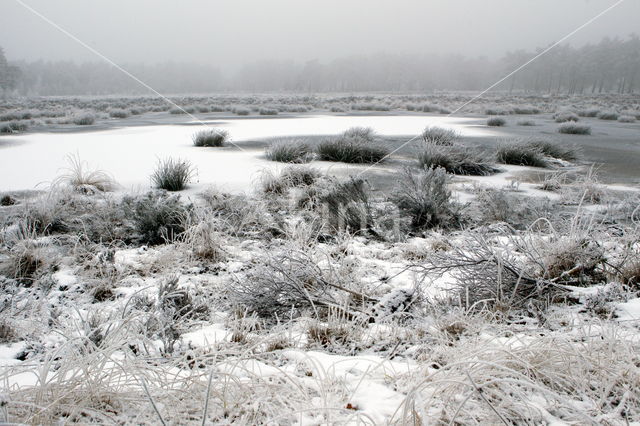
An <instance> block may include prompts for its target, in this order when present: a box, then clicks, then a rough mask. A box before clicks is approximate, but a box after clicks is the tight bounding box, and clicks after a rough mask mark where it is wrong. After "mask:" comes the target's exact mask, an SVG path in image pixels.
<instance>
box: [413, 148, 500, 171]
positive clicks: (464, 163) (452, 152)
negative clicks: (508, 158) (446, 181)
mask: <svg viewBox="0 0 640 426" xmlns="http://www.w3.org/2000/svg"><path fill="white" fill-rule="evenodd" d="M418 162H419V163H420V166H421V167H422V168H424V169H431V168H438V167H441V168H443V169H445V170H446V171H447V173H452V174H455V175H475V176H486V175H490V174H493V173H496V172H498V169H497V168H495V167H493V166H492V165H491V164H489V162H488V161H487V160H486V158H484V157H483V156H482V155H481V154H480V153H479V152H477V151H474V150H472V149H469V148H463V147H458V146H452V147H447V146H428V147H427V148H426V149H425V150H424V151H423V152H422V153H421V154H420V155H419V156H418Z"/></svg>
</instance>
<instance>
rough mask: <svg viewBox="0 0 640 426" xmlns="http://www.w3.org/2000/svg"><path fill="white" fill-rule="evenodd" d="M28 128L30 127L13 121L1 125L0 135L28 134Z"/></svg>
mask: <svg viewBox="0 0 640 426" xmlns="http://www.w3.org/2000/svg"><path fill="white" fill-rule="evenodd" d="M28 127H29V126H27V124H26V123H21V122H19V121H11V122H9V123H5V124H2V125H0V134H2V133H20V132H26V131H27V128H28Z"/></svg>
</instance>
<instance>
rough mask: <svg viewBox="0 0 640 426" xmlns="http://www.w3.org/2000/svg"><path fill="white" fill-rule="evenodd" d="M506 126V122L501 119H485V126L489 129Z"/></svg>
mask: <svg viewBox="0 0 640 426" xmlns="http://www.w3.org/2000/svg"><path fill="white" fill-rule="evenodd" d="M506 124H507V120H505V119H504V118H502V117H490V118H489V119H487V126H489V127H502V126H505V125H506Z"/></svg>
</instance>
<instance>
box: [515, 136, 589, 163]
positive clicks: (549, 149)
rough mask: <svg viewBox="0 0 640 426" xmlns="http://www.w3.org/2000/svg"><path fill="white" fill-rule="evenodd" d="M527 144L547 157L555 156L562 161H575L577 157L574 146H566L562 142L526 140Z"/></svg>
mask: <svg viewBox="0 0 640 426" xmlns="http://www.w3.org/2000/svg"><path fill="white" fill-rule="evenodd" d="M527 146H530V147H531V148H533V149H536V150H539V151H540V152H542V153H543V154H544V155H546V156H547V157H552V158H557V159H560V160H564V161H576V160H578V158H579V156H578V151H577V150H576V148H575V147H574V146H566V145H564V144H563V143H562V142H551V141H548V140H534V141H530V142H527Z"/></svg>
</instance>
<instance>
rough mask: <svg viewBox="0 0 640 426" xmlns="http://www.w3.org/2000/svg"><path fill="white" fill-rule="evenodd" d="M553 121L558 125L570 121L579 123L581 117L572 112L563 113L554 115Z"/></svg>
mask: <svg viewBox="0 0 640 426" xmlns="http://www.w3.org/2000/svg"><path fill="white" fill-rule="evenodd" d="M553 121H555V122H556V123H567V122H569V121H573V122H577V121H580V117H578V114H576V113H574V112H571V111H561V112H558V113H555V114H553Z"/></svg>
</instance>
